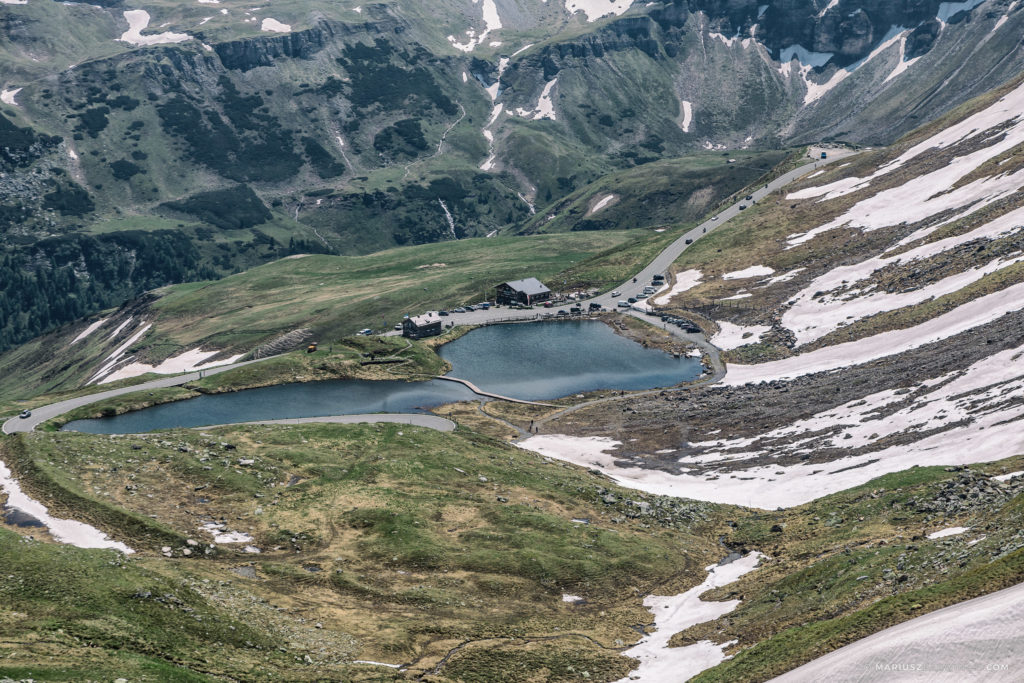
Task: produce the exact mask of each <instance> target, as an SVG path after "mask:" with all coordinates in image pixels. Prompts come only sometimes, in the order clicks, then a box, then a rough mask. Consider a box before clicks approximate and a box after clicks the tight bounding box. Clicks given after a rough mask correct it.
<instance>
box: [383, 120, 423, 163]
mask: <svg viewBox="0 0 1024 683" xmlns="http://www.w3.org/2000/svg"><path fill="white" fill-rule="evenodd" d="M373 148H374V149H375V150H377V153H378V154H380V155H381V156H382V157H384V158H386V159H402V158H414V157H416V156H417V155H418V154H419V153H420V152H422V151H424V150H426V149H427V140H426V138H425V137H423V128H422V127H420V122H419V121H417V120H416V119H403V120H401V121H398V122H396V123H395V124H393V125H391V126H388V127H387V128H385V129H384V130H382V131H381V132H379V133H377V135H376V136H374V138H373Z"/></svg>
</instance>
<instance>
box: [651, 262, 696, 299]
mask: <svg viewBox="0 0 1024 683" xmlns="http://www.w3.org/2000/svg"><path fill="white" fill-rule="evenodd" d="M701 277H702V275H701V272H700V271H699V270H684V271H683V272H681V273H676V281H675V284H673V285H672V288H671V289H670V290H668V291H667V292H665V293H664V294H662V295H660V296H656V297H654V298H652V299H651V303H653V304H655V305H656V306H664V305H666V304H668V302H669V300H670V299H671V298H672V297H674V296H675V295H676V294H679V293H680V292H685V291H686V290H688V289H693V288H694V287H696V286H697V285H699V284H700V279H701Z"/></svg>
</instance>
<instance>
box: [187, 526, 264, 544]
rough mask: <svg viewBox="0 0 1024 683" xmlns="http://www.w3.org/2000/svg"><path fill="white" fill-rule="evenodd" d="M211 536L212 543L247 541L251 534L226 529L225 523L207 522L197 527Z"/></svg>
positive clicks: (249, 539)
mask: <svg viewBox="0 0 1024 683" xmlns="http://www.w3.org/2000/svg"><path fill="white" fill-rule="evenodd" d="M199 528H200V529H202V530H203V531H205V532H207V533H208V534H210V535H212V536H213V542H214V543H248V542H249V541H251V540H252V536H250V535H249V534H246V533H243V532H241V531H228V529H227V525H225V524H218V523H217V522H209V523H207V524H204V525H203V526H201V527H199Z"/></svg>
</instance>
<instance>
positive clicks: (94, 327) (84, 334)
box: [71, 318, 110, 344]
mask: <svg viewBox="0 0 1024 683" xmlns="http://www.w3.org/2000/svg"><path fill="white" fill-rule="evenodd" d="M108 320H110V318H100V319H99V320H97V321H96V322H94V323H92V324H91V325H89V326H88V327H87V328H85V329H84V330H82V331H81V332H79V333H78V336H77V337H75V338H74V339H72V340H71V343H72V344H77V343H78V342H80V341H82V340H83V339H85V338H86V337H88V336H89V335H90V334H92V333H93V332H95V331H96V330H97V329H98V328H99V327H100V325H102V324H103V323H105V322H107V321H108Z"/></svg>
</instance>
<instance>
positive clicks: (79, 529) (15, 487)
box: [0, 461, 135, 554]
mask: <svg viewBox="0 0 1024 683" xmlns="http://www.w3.org/2000/svg"><path fill="white" fill-rule="evenodd" d="M0 491H3V492H4V493H6V494H7V506H8V507H12V508H15V509H17V510H21V511H22V512H24V513H25V514H26V515H31V516H32V517H35V518H36V519H37V520H39V521H40V522H42V523H43V524H44V525H45V526H46V528H47V529H48V530H49V532H50V535H51V536H53V538H54V539H56V540H57V541H59V542H60V543H67V544H68V545H73V546H75V547H76V548H112V549H114V550H120V551H121V552H122V553H125V554H131V553H133V552H135V551H134V550H132V549H131V548H129V547H128V546H126V545H125V544H124V543H121V542H120V541H114V540H111V539H110V537H108V536H107V535H106V534H105V533H103V532H102V531H100V530H99V529H97V528H96V527H93V526H89V525H88V524H85V523H83V522H77V521H75V520H73V519H58V518H56V517H53V516H52V515H50V511H49V510H47V508H46V506H45V505H43V504H42V503H40V502H39V501H38V500H35V499H33V498H30V497H29V496H28V495H27V494H26V493H25V492H24V491H22V490H21V486H20V485H19V484H18V482H17V481H15V480H14V477H13V475H12V474H11V470H10V469H8V467H7V465H5V464H4V463H3V462H2V461H0Z"/></svg>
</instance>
